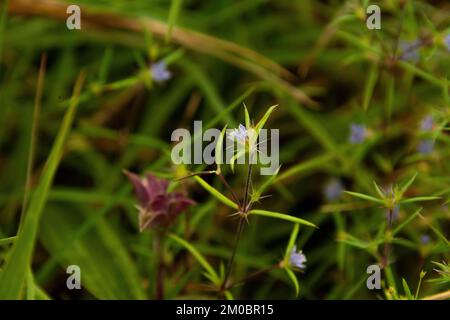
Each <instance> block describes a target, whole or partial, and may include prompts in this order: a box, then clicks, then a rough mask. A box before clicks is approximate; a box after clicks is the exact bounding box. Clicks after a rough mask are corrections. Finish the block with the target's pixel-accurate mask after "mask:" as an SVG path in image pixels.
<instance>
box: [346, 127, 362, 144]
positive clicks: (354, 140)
mask: <svg viewBox="0 0 450 320" xmlns="http://www.w3.org/2000/svg"><path fill="white" fill-rule="evenodd" d="M365 138H366V126H364V125H361V124H354V123H353V124H351V125H350V136H349V138H348V140H349V142H350V143H351V144H359V143H362V142H364V140H365Z"/></svg>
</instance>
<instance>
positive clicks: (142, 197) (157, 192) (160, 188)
mask: <svg viewBox="0 0 450 320" xmlns="http://www.w3.org/2000/svg"><path fill="white" fill-rule="evenodd" d="M124 173H125V175H126V176H127V177H128V179H129V180H130V181H131V183H132V184H133V187H134V192H135V194H136V197H137V198H138V204H137V205H136V207H137V209H138V210H139V229H140V231H141V232H142V231H143V230H145V229H152V228H155V227H156V228H157V227H163V228H167V227H168V226H169V225H170V224H171V223H172V222H173V221H174V220H175V219H176V218H177V217H178V216H179V215H180V213H182V212H183V211H185V210H186V209H187V208H188V207H189V206H190V205H193V204H195V202H194V201H193V200H191V199H189V198H187V197H185V196H184V195H183V194H182V193H180V192H167V187H168V186H169V181H168V180H165V179H159V178H157V177H155V176H154V175H152V174H147V175H146V176H145V177H144V178H141V177H139V176H138V175H136V174H134V173H131V172H129V171H124Z"/></svg>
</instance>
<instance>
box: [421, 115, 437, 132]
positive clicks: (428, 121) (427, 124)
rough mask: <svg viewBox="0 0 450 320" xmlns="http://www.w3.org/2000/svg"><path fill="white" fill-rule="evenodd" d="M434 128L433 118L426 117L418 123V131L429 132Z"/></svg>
mask: <svg viewBox="0 0 450 320" xmlns="http://www.w3.org/2000/svg"><path fill="white" fill-rule="evenodd" d="M433 126H434V119H433V116H431V115H428V116H426V117H425V118H423V119H422V121H421V122H420V130H422V131H431V130H432V129H433Z"/></svg>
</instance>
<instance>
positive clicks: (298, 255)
mask: <svg viewBox="0 0 450 320" xmlns="http://www.w3.org/2000/svg"><path fill="white" fill-rule="evenodd" d="M289 262H290V264H291V265H292V266H294V267H297V268H299V269H305V268H306V266H305V263H306V257H305V255H304V254H303V252H302V250H300V251H298V252H297V246H294V247H293V248H292V250H291V257H290V259H289Z"/></svg>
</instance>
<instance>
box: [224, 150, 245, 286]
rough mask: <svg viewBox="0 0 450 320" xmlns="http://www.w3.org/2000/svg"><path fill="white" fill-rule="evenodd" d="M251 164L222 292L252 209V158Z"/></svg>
mask: <svg viewBox="0 0 450 320" xmlns="http://www.w3.org/2000/svg"><path fill="white" fill-rule="evenodd" d="M249 162H250V163H249V165H248V171H247V179H246V182H245V193H244V201H243V203H242V208H240V209H241V211H242V212H241V214H240V215H239V223H238V226H237V232H236V239H235V242H234V246H233V252H232V253H231V258H230V261H229V263H228V268H227V272H226V274H225V277H224V279H223V282H222V286H221V288H220V289H221V290H220V291H221V292H222V291H223V290H224V289H225V288H226V286H227V282H228V278H229V277H230V274H231V270H232V269H233V264H234V258H235V256H236V251H237V248H238V245H239V241H240V239H241V235H242V230H243V229H244V220H245V219H247V213H248V209H249V208H250V203H247V201H248V202H250V201H249V200H248V199H249V197H248V194H249V191H250V190H249V189H250V179H251V176H252V159H251V156H250V161H249Z"/></svg>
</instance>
